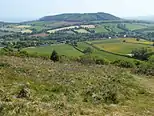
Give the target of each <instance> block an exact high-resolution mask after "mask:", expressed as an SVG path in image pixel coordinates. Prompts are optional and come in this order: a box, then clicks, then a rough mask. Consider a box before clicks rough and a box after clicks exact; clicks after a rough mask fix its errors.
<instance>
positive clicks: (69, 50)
mask: <svg viewBox="0 0 154 116" xmlns="http://www.w3.org/2000/svg"><path fill="white" fill-rule="evenodd" d="M24 50H26V51H27V52H28V53H31V54H32V53H38V54H40V55H50V54H51V53H52V51H53V50H56V51H57V52H58V53H59V54H60V55H65V56H68V57H78V56H81V55H83V54H82V53H81V52H79V51H77V50H76V49H75V48H73V47H72V46H70V45H65V44H61V45H52V46H45V47H36V48H26V49H24Z"/></svg>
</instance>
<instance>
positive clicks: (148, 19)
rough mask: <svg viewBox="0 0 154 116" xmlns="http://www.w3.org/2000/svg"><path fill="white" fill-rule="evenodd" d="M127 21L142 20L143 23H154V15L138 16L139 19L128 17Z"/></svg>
mask: <svg viewBox="0 0 154 116" xmlns="http://www.w3.org/2000/svg"><path fill="white" fill-rule="evenodd" d="M125 19H131V20H142V21H153V22H154V15H149V16H138V17H127V18H125Z"/></svg>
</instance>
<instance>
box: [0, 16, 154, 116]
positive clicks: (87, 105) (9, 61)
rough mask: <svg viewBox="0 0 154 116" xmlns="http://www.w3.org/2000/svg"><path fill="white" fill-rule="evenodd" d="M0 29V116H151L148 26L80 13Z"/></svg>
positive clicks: (152, 62) (152, 43)
mask: <svg viewBox="0 0 154 116" xmlns="http://www.w3.org/2000/svg"><path fill="white" fill-rule="evenodd" d="M0 24H1V25H0V29H1V30H3V31H0V78H1V79H0V116H153V114H154V98H153V96H154V86H153V83H154V78H153V77H154V40H152V39H154V33H152V32H151V30H153V29H154V23H152V22H143V21H129V20H123V19H120V18H118V17H116V16H112V15H110V14H106V13H90V14H89V13H85V14H62V15H56V16H47V17H43V18H41V19H40V20H37V21H29V22H23V23H19V24H18V23H16V24H11V23H6V24H5V23H0ZM148 30H149V31H150V32H148ZM146 31H147V32H146ZM7 34H10V35H7ZM136 48H138V49H136ZM139 48H144V49H139ZM132 51H133V52H132Z"/></svg>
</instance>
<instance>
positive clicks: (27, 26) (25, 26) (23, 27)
mask: <svg viewBox="0 0 154 116" xmlns="http://www.w3.org/2000/svg"><path fill="white" fill-rule="evenodd" d="M30 27H31V26H30V25H18V26H15V28H20V29H25V28H30Z"/></svg>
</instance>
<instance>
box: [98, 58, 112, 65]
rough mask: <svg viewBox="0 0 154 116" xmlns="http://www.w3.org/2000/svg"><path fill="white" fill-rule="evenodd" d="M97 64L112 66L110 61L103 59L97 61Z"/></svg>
mask: <svg viewBox="0 0 154 116" xmlns="http://www.w3.org/2000/svg"><path fill="white" fill-rule="evenodd" d="M95 62H96V64H101V65H108V64H110V61H109V60H107V59H103V58H101V59H96V60H95Z"/></svg>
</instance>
